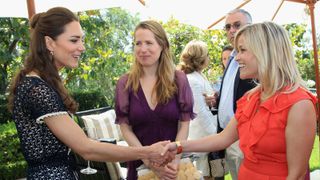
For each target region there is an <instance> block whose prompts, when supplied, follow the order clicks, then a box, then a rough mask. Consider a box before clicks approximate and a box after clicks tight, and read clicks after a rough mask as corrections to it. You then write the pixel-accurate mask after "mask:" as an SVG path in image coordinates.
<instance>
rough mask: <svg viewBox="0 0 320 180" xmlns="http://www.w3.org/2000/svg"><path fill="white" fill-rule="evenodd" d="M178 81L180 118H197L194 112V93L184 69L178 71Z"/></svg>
mask: <svg viewBox="0 0 320 180" xmlns="http://www.w3.org/2000/svg"><path fill="white" fill-rule="evenodd" d="M175 75H176V83H177V86H178V103H179V108H180V114H181V115H180V120H181V121H189V120H191V119H194V118H195V113H194V112H193V103H194V101H193V95H192V91H191V88H190V85H189V82H188V79H187V76H186V75H185V74H184V72H182V71H176V73H175Z"/></svg>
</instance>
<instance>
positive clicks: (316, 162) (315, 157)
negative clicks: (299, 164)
mask: <svg viewBox="0 0 320 180" xmlns="http://www.w3.org/2000/svg"><path fill="white" fill-rule="evenodd" d="M319 154H320V151H319V136H316V139H315V140H314V145H313V150H312V153H311V158H310V161H309V165H310V171H313V170H315V169H320V158H319Z"/></svg>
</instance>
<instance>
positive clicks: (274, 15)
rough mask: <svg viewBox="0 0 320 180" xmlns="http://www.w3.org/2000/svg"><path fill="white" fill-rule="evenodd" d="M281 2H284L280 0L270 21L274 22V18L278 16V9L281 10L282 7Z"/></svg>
mask: <svg viewBox="0 0 320 180" xmlns="http://www.w3.org/2000/svg"><path fill="white" fill-rule="evenodd" d="M283 2H284V0H282V1H281V3H280V4H279V6H278V8H277V10H276V12H275V13H274V14H273V16H272V18H271V20H272V21H273V20H274V18H275V17H276V15H277V14H278V12H279V10H280V8H281V6H282V4H283Z"/></svg>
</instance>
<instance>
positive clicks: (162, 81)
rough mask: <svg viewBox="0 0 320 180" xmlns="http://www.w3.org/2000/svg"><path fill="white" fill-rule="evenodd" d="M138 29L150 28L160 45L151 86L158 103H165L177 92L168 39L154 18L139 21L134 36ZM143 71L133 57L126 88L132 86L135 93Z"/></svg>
mask: <svg viewBox="0 0 320 180" xmlns="http://www.w3.org/2000/svg"><path fill="white" fill-rule="evenodd" d="M138 29H147V30H150V31H151V32H152V33H153V34H154V37H155V39H156V41H157V42H158V44H159V45H160V46H161V47H162V52H161V54H160V57H159V66H158V69H157V77H158V80H157V82H156V84H155V87H154V88H153V92H155V93H156V95H157V102H158V103H160V104H166V103H167V102H168V101H169V100H170V98H172V97H173V96H174V94H175V93H176V92H177V86H176V84H175V65H174V63H173V59H172V54H171V51H170V45H169V40H168V38H167V35H166V32H165V31H164V29H163V27H162V26H161V24H159V23H158V22H156V21H154V20H147V21H142V22H140V23H139V24H138V25H137V26H136V28H135V31H134V37H135V33H136V32H137V30H138ZM134 40H135V39H134ZM143 73H144V72H143V69H142V66H141V64H140V63H139V62H138V61H137V60H136V59H135V60H134V63H133V65H132V66H131V69H130V71H129V76H128V81H127V84H126V89H128V88H132V90H133V92H134V93H137V92H138V88H139V79H140V77H141V76H142V75H143Z"/></svg>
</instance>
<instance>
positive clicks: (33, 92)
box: [27, 83, 68, 124]
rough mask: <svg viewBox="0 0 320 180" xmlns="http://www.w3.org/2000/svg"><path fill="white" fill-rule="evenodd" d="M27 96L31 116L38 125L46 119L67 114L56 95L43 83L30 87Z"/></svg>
mask: <svg viewBox="0 0 320 180" xmlns="http://www.w3.org/2000/svg"><path fill="white" fill-rule="evenodd" d="M27 96H28V97H27V98H28V102H29V104H28V105H29V106H30V110H31V115H32V116H33V117H34V119H36V122H37V123H39V124H40V123H43V120H44V118H46V117H49V116H55V115H61V114H68V112H67V110H66V108H65V106H64V104H63V101H62V100H61V98H60V96H59V95H58V93H57V92H56V91H54V90H53V89H52V88H50V87H49V86H48V85H46V84H44V83H39V84H37V85H35V86H32V87H31V88H30V90H29V92H28V94H27Z"/></svg>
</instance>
